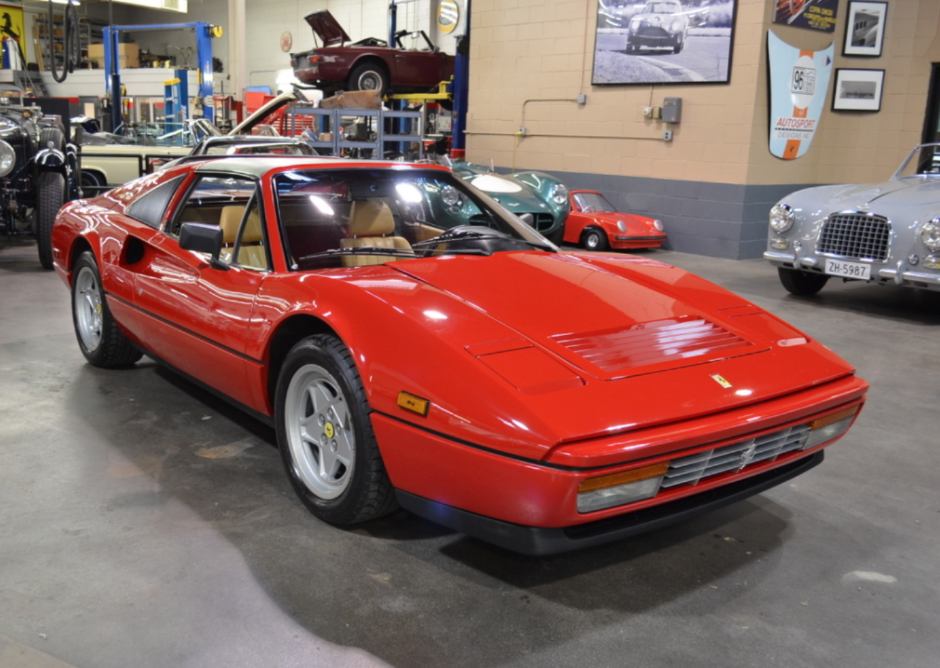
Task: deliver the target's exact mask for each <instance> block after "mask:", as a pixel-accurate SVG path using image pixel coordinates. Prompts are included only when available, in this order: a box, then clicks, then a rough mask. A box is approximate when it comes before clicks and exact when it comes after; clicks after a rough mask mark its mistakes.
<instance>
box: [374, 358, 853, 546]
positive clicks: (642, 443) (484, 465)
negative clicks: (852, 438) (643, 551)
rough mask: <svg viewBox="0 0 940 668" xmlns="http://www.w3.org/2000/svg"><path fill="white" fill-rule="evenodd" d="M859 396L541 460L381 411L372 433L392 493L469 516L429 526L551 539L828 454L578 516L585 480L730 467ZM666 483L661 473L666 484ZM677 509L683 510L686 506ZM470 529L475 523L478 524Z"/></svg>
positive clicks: (590, 444)
mask: <svg viewBox="0 0 940 668" xmlns="http://www.w3.org/2000/svg"><path fill="white" fill-rule="evenodd" d="M866 389H867V384H866V383H865V381H863V380H861V379H859V378H856V377H855V376H846V377H843V378H840V379H838V380H834V381H831V382H829V383H825V384H823V385H821V386H817V387H811V388H807V389H804V390H802V391H800V392H795V393H792V394H789V395H784V396H781V397H778V398H776V399H772V400H767V401H764V402H761V403H760V404H759V405H751V406H745V407H741V408H740V409H733V410H729V411H725V412H723V413H720V414H718V415H710V416H704V417H700V418H695V419H691V420H684V421H682V422H681V423H679V424H677V425H662V426H659V427H650V428H647V429H642V430H638V431H636V432H627V433H625V434H623V435H614V436H605V437H602V438H597V439H588V440H584V441H576V442H572V443H568V444H560V445H558V446H557V447H555V448H553V449H552V450H551V451H550V452H548V453H547V454H546V455H545V456H544V457H543V458H542V459H539V460H531V459H525V458H521V457H518V456H513V455H508V454H506V453H504V452H500V451H497V450H494V449H492V448H487V447H482V446H479V445H476V444H473V443H468V442H465V441H460V440H456V439H453V438H451V437H449V436H447V435H445V434H441V433H437V432H434V431H430V430H427V429H425V428H423V427H421V426H420V425H417V424H413V423H411V422H410V421H407V420H403V419H400V418H398V417H396V416H392V415H386V414H384V413H379V412H373V413H372V425H373V428H374V429H375V435H376V440H377V442H378V445H379V450H380V451H381V453H382V459H383V461H384V462H385V467H386V470H387V471H388V475H389V478H390V479H391V482H392V485H394V487H395V488H396V489H397V490H400V491H401V492H403V493H407V494H409V495H411V496H412V497H419V498H423V499H427V500H429V502H434V503H435V504H439V506H440V507H441V508H454V509H460V511H462V512H463V513H466V514H467V515H461V514H459V513H456V514H455V513H451V514H450V515H448V516H446V517H443V518H438V519H437V520H436V521H440V522H441V523H442V524H446V525H448V526H450V524H448V522H449V521H450V520H447V517H450V516H454V517H458V516H459V517H470V516H480V517H484V518H490V519H492V520H493V521H494V522H495V524H493V525H492V526H503V525H507V526H510V525H518V526H521V527H527V529H526V531H525V532H524V533H532V532H534V534H539V535H540V534H541V533H543V531H542V530H546V531H547V532H548V533H546V534H545V535H558V534H557V532H558V531H566V532H568V533H572V532H575V531H576V528H577V527H579V526H582V525H591V524H594V523H596V522H601V521H608V520H610V521H613V520H616V519H617V518H619V517H622V516H626V515H630V514H632V513H635V512H638V511H644V515H642V516H644V517H645V516H646V515H647V514H648V512H647V511H649V512H652V509H653V508H655V507H658V506H668V507H670V508H671V507H673V506H671V505H670V504H672V503H673V502H677V501H679V500H681V499H685V498H688V497H691V496H699V495H701V494H703V493H705V492H708V491H712V490H719V489H720V488H722V487H726V486H729V485H733V484H735V483H737V482H739V481H741V480H745V479H748V478H756V477H759V476H762V475H763V474H765V473H767V472H769V471H773V470H776V469H778V468H782V467H786V466H789V465H790V464H792V463H793V462H795V461H797V460H801V459H804V458H806V457H808V456H810V455H812V454H813V453H814V452H815V451H817V450H818V449H820V448H822V447H826V446H827V445H828V444H829V442H826V443H822V444H820V445H818V446H814V447H808V448H806V449H803V448H802V446H797V447H793V448H789V449H787V450H780V451H779V452H775V453H774V454H773V455H767V456H762V457H761V458H755V459H754V460H748V463H742V464H741V466H740V467H739V468H734V467H733V470H728V469H722V470H721V471H718V472H716V473H709V474H707V475H706V474H705V473H702V474H701V477H700V479H696V481H695V482H694V484H692V483H687V482H684V481H681V480H679V481H675V482H673V481H670V482H669V483H666V482H663V485H662V487H661V488H660V489H659V491H658V492H657V493H656V494H655V496H653V497H652V498H646V499H644V500H639V501H636V502H633V503H628V504H624V505H620V506H615V507H611V508H605V509H600V510H596V511H590V512H579V511H578V499H579V495H578V492H579V485H580V484H581V483H583V482H584V481H585V480H587V479H589V478H597V477H599V476H606V475H609V474H617V473H621V472H625V471H630V470H634V469H637V468H639V467H643V466H649V465H656V464H659V463H662V462H667V461H668V462H674V463H675V464H676V466H677V470H680V469H681V470H683V471H686V470H687V469H684V468H683V467H685V466H686V465H687V464H686V463H685V462H688V461H692V460H695V461H711V459H712V456H713V455H714V457H715V458H716V460H715V461H719V460H720V461H726V458H727V457H730V458H731V459H727V461H731V460H732V459H733V458H734V457H735V456H737V455H735V454H733V453H734V452H738V450H739V446H740V447H743V446H741V444H743V443H745V442H753V443H757V442H758V440H759V441H760V442H761V443H763V442H765V441H766V442H769V441H768V440H767V439H769V440H776V439H778V438H780V439H786V438H788V436H785V435H784V433H783V432H784V431H787V430H790V429H791V428H795V427H798V426H799V425H803V424H805V423H806V422H807V420H814V419H817V418H818V417H821V416H824V415H828V414H829V413H831V412H834V411H838V410H841V409H843V408H846V407H850V406H855V405H860V404H861V403H862V402H863V401H864V393H865V391H866ZM787 433H789V431H787ZM750 439H757V440H754V441H751V440H750ZM777 442H780V441H777ZM830 442H831V441H830ZM760 447H763V446H760ZM719 450H720V451H721V452H719ZM729 451H731V452H729ZM708 452H711V454H707V453H708ZM715 453H718V454H715ZM690 457H691V458H692V459H689V458H690ZM702 457H704V459H702ZM670 466H671V464H670ZM670 470H672V469H670ZM671 475H673V474H672V473H667V477H669V476H671ZM758 491H759V490H758ZM719 496H721V493H719ZM703 498H704V497H703ZM412 502H413V503H415V504H417V503H418V502H417V501H414V500H412ZM695 505H701V503H699V502H697V503H696V504H695ZM424 506H425V507H426V508H437V507H438V506H435V505H428V504H424ZM676 507H682V508H686V506H684V505H682V506H676ZM426 512H431V511H430V510H426ZM656 517H659V515H656ZM431 519H435V518H434V517H432V518H431ZM453 521H454V522H457V521H458V520H453ZM459 521H464V520H459ZM466 521H470V520H466ZM657 521H660V520H657ZM473 522H474V523H475V524H480V523H481V521H478V520H474V521H473ZM529 529H531V530H532V531H529ZM635 531H639V529H635V530H634V532H635ZM496 533H497V534H498V533H499V531H497V532H496ZM619 535H620V534H619V533H614V534H612V535H611V536H610V537H609V538H608V539H609V540H613V539H615V538H617V537H618V536H619ZM597 540H598V541H599V540H601V539H600V538H598V539H597ZM523 542H524V541H523ZM579 544H580V543H576V544H574V545H573V547H572V548H569V549H574V547H575V546H577V545H579ZM591 544H593V543H591Z"/></svg>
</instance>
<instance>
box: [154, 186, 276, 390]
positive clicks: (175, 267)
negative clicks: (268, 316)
mask: <svg viewBox="0 0 940 668" xmlns="http://www.w3.org/2000/svg"><path fill="white" fill-rule="evenodd" d="M259 193H260V190H259V188H258V184H257V183H256V182H255V180H253V179H250V178H247V177H233V176H229V175H213V174H204V175H198V176H197V177H196V180H195V182H194V183H193V184H192V185H191V187H190V188H189V190H188V193H187V195H186V196H185V198H184V199H183V201H182V202H181V203H180V205H179V206H178V207H177V211H176V213H175V214H174V215H173V219H172V221H170V222H169V223H168V224H167V227H166V229H165V234H162V235H161V236H160V238H159V239H154V240H153V241H152V243H151V244H150V246H149V249H148V252H147V253H145V255H144V258H143V260H142V261H140V262H139V263H137V264H138V267H137V270H136V273H135V304H136V306H137V309H138V313H139V314H140V317H141V318H142V319H143V320H144V321H145V326H144V327H143V333H144V337H145V343H146V345H147V347H148V348H150V349H151V350H153V351H154V352H155V354H156V355H157V356H159V357H160V358H161V359H163V360H164V361H165V362H167V363H168V364H171V365H172V366H174V367H176V368H177V369H179V370H180V371H182V372H183V373H185V374H187V375H189V376H192V377H193V378H195V379H197V380H199V381H202V382H203V383H205V384H207V385H210V386H212V387H214V388H216V389H218V390H220V391H222V392H224V393H225V394H227V395H229V396H230V397H232V398H233V399H235V400H236V401H239V402H240V403H242V404H245V405H247V406H249V407H253V408H257V406H255V404H256V397H255V396H254V395H253V394H252V392H251V390H250V387H249V383H248V382H247V373H248V368H249V367H252V366H254V367H258V366H260V365H262V363H261V361H260V360H253V359H251V358H249V357H248V356H246V355H245V353H244V351H245V339H246V336H247V332H248V325H249V323H250V318H251V311H252V308H253V306H254V301H255V296H256V295H257V293H258V290H259V288H260V286H261V282H262V281H263V280H264V278H265V276H266V275H267V273H268V270H269V268H270V266H271V265H270V256H269V254H268V251H269V249H268V246H267V243H266V233H265V230H264V224H263V220H264V218H263V215H262V206H261V199H260V196H259ZM186 222H198V223H206V224H214V225H219V226H220V227H221V228H222V230H223V251H222V254H221V256H220V262H219V263H216V264H215V266H213V264H212V263H210V261H209V260H210V258H209V257H208V256H207V255H206V254H204V253H198V252H196V251H188V250H184V249H182V248H180V245H179V231H180V227H181V226H182V224H183V223H186Z"/></svg>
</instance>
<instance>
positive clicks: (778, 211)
mask: <svg viewBox="0 0 940 668" xmlns="http://www.w3.org/2000/svg"><path fill="white" fill-rule="evenodd" d="M794 218H796V215H795V214H794V213H793V209H792V208H791V207H790V206H789V205H788V204H775V205H774V207H773V208H772V209H771V210H770V227H771V228H772V229H773V231H774V232H786V231H787V230H789V229H790V226H792V225H793V220H794Z"/></svg>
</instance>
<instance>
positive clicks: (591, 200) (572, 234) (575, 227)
mask: <svg viewBox="0 0 940 668" xmlns="http://www.w3.org/2000/svg"><path fill="white" fill-rule="evenodd" d="M568 197H569V199H570V201H571V213H569V214H568V218H567V219H565V233H564V236H563V238H562V240H563V241H564V242H565V243H569V244H577V245H579V246H581V247H582V248H585V249H587V250H592V251H604V250H609V249H611V248H613V249H616V250H624V249H627V248H659V247H661V246H662V245H663V242H664V241H666V233H665V232H664V231H663V224H662V222H661V221H659V220H657V219H655V218H647V217H646V216H640V215H637V214H635V213H625V212H623V211H617V208H616V207H615V206H614V205H613V204H611V203H610V201H609V200H608V199H607V198H606V197H604V196H603V195H602V194H601V193H599V192H597V191H596V190H572V191H571V192H570V193H569V195H568Z"/></svg>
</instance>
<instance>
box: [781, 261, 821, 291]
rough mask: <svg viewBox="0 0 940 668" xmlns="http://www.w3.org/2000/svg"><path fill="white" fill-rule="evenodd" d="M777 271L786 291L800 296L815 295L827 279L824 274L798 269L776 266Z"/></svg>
mask: <svg viewBox="0 0 940 668" xmlns="http://www.w3.org/2000/svg"><path fill="white" fill-rule="evenodd" d="M777 273H778V274H779V276H780V282H781V283H783V287H785V288H786V289H787V291H788V292H790V293H792V294H794V295H800V296H801V297H808V296H810V295H815V294H816V293H817V292H819V291H820V290H822V289H823V286H825V285H826V283H827V282H828V281H829V277H828V276H827V275H826V274H815V273H810V272H808V271H800V270H799V269H785V268H784V267H777Z"/></svg>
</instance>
